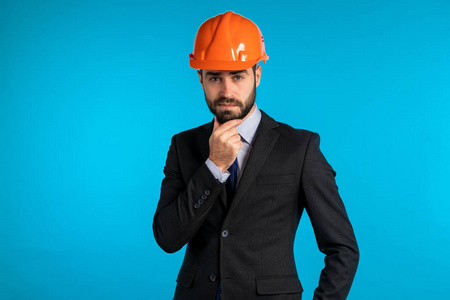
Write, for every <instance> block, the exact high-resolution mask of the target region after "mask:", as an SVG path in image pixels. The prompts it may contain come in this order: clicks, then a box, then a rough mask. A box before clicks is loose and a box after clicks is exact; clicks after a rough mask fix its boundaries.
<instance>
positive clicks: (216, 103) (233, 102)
mask: <svg viewBox="0 0 450 300" xmlns="http://www.w3.org/2000/svg"><path fill="white" fill-rule="evenodd" d="M221 104H231V105H236V106H239V107H242V106H243V104H242V103H241V102H240V101H238V100H236V99H234V98H228V97H220V98H217V99H216V100H215V101H214V106H219V105H221Z"/></svg>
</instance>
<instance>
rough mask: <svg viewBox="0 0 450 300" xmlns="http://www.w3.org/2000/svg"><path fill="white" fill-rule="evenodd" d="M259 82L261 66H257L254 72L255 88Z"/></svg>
mask: <svg viewBox="0 0 450 300" xmlns="http://www.w3.org/2000/svg"><path fill="white" fill-rule="evenodd" d="M260 81H261V66H258V67H257V68H256V70H255V83H256V86H257V87H258V86H259V82H260Z"/></svg>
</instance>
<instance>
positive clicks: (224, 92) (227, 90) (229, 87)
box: [221, 78, 234, 98]
mask: <svg viewBox="0 0 450 300" xmlns="http://www.w3.org/2000/svg"><path fill="white" fill-rule="evenodd" d="M221 96H222V97H226V98H233V96H234V95H233V82H232V81H231V79H230V78H224V80H223V81H222V89H221Z"/></svg>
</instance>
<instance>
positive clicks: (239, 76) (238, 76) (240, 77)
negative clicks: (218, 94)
mask: <svg viewBox="0 0 450 300" xmlns="http://www.w3.org/2000/svg"><path fill="white" fill-rule="evenodd" d="M243 78H244V77H242V76H241V75H236V76H234V79H235V80H241V79H243Z"/></svg>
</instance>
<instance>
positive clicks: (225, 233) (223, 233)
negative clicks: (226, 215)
mask: <svg viewBox="0 0 450 300" xmlns="http://www.w3.org/2000/svg"><path fill="white" fill-rule="evenodd" d="M229 234H230V232H229V231H228V230H227V229H225V230H224V231H222V237H224V238H226V237H227V236H228V235H229Z"/></svg>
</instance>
